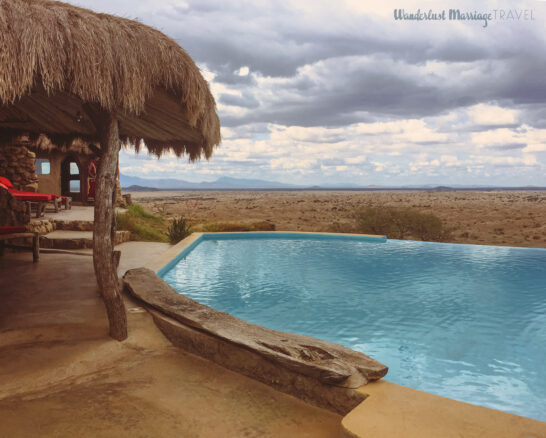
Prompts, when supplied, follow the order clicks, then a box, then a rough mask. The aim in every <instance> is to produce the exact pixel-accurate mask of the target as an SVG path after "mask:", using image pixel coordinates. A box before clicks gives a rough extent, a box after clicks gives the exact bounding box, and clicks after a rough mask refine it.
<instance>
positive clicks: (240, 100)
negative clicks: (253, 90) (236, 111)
mask: <svg viewBox="0 0 546 438" xmlns="http://www.w3.org/2000/svg"><path fill="white" fill-rule="evenodd" d="M219 101H220V103H223V104H224V105H233V106H240V107H242V108H251V109H252V108H258V107H259V106H260V102H258V100H257V99H256V98H255V97H254V96H252V95H251V94H249V93H243V95H242V96H238V95H235V94H221V95H220V98H219Z"/></svg>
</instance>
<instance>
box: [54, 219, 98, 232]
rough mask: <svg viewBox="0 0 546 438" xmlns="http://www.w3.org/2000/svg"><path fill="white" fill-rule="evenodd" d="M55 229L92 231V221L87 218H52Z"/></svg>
mask: <svg viewBox="0 0 546 438" xmlns="http://www.w3.org/2000/svg"><path fill="white" fill-rule="evenodd" d="M53 222H54V223H55V229H56V230H64V231H93V226H94V222H93V221H87V220H69V221H67V220H57V219H54V220H53Z"/></svg>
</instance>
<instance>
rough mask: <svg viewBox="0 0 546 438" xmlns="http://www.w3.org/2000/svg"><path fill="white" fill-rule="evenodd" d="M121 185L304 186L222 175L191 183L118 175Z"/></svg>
mask: <svg viewBox="0 0 546 438" xmlns="http://www.w3.org/2000/svg"><path fill="white" fill-rule="evenodd" d="M120 182H121V187H123V188H128V187H130V186H140V187H141V188H152V189H159V190H211V189H297V188H304V186H297V185H293V184H283V183H280V182H276V181H264V180H260V179H243V178H230V177H227V176H222V177H220V178H218V179H217V180H216V181H203V182H200V183H193V182H189V181H184V180H183V179H175V178H140V177H138V176H129V175H123V174H121V175H120Z"/></svg>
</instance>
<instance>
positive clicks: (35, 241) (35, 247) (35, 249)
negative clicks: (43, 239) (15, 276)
mask: <svg viewBox="0 0 546 438" xmlns="http://www.w3.org/2000/svg"><path fill="white" fill-rule="evenodd" d="M39 259H40V235H39V234H38V233H34V235H33V236H32V261H33V262H34V263H36V262H37V261H38V260H39Z"/></svg>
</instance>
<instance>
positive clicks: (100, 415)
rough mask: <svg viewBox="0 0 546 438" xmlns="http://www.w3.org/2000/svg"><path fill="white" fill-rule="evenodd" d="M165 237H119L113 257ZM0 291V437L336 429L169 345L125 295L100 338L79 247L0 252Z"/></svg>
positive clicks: (137, 252) (136, 262) (139, 255)
mask: <svg viewBox="0 0 546 438" xmlns="http://www.w3.org/2000/svg"><path fill="white" fill-rule="evenodd" d="M162 247H163V248H162ZM168 248H169V245H167V244H161V243H159V244H158V243H154V244H150V243H142V242H129V243H128V244H123V245H120V246H118V249H121V251H122V257H121V264H120V266H123V269H127V268H131V267H135V266H142V265H147V264H148V263H149V262H150V256H151V255H157V254H158V253H160V252H161V250H163V251H165V250H166V249H168ZM0 302H1V303H2V305H1V306H0V438H15V437H17V438H27V437H28V438H34V437H78V438H85V437H93V438H97V437H102V438H121V437H131V438H147V437H188V438H193V437H203V438H208V437H249V438H253V437H271V438H272V437H298V438H299V437H307V438H314V437H325V438H326V437H337V436H339V433H340V427H341V426H340V421H341V417H340V416H339V415H336V414H333V413H331V412H328V411H325V410H323V409H319V408H316V407H314V406H311V405H308V404H306V403H304V402H302V401H301V400H298V399H296V398H294V397H291V396H289V395H286V394H283V393H280V392H277V391H275V390H274V389H272V388H270V387H269V386H266V385H264V384H262V383H260V382H257V381H255V380H252V379H249V378H247V377H245V376H242V375H239V374H236V373H234V372H231V371H229V370H227V369H225V368H222V367H220V366H218V365H216V364H214V363H212V362H209V361H207V360H205V359H201V358H199V357H197V356H193V355H191V354H188V353H185V352H184V351H182V350H180V349H177V348H175V347H173V346H172V345H171V344H170V343H169V342H168V341H167V339H166V338H165V337H163V335H162V334H161V333H160V332H159V330H158V329H157V328H156V327H155V324H154V323H153V321H152V318H151V316H150V315H149V313H148V312H146V311H145V310H144V309H143V308H141V307H140V306H139V304H138V303H136V302H134V301H133V300H131V299H130V298H129V297H125V303H126V306H127V310H128V315H127V318H128V325H129V338H128V339H127V340H125V341H124V342H116V341H114V340H112V339H110V338H109V337H108V322H107V318H106V312H105V309H104V305H103V303H102V300H101V298H100V296H99V293H98V290H97V286H96V280H95V277H94V274H93V262H92V258H91V257H90V256H85V255H83V256H82V255H76V256H75V255H67V254H41V255H40V261H39V263H32V256H31V255H30V254H29V253H27V252H25V253H12V252H10V251H6V254H4V257H3V258H2V259H1V260H0Z"/></svg>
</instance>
